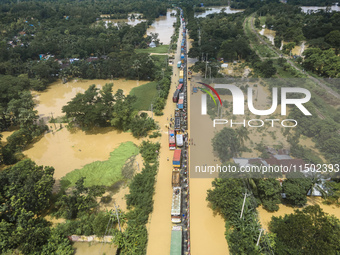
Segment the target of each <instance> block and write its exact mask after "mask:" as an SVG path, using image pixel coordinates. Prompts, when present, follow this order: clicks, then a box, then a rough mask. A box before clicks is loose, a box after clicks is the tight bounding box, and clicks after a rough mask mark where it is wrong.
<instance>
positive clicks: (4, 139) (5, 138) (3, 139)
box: [0, 130, 15, 143]
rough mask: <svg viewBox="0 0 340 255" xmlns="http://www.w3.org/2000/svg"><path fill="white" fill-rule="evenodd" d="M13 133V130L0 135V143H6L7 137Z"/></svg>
mask: <svg viewBox="0 0 340 255" xmlns="http://www.w3.org/2000/svg"><path fill="white" fill-rule="evenodd" d="M14 132H15V130H13V131H3V132H1V133H0V134H1V135H2V138H1V140H0V142H2V143H6V142H7V137H9V136H10V135H11V134H13V133H14Z"/></svg>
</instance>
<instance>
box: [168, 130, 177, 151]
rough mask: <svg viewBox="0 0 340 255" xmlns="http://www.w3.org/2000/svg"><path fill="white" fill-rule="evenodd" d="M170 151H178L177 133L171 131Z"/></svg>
mask: <svg viewBox="0 0 340 255" xmlns="http://www.w3.org/2000/svg"><path fill="white" fill-rule="evenodd" d="M169 149H170V150H174V149H176V139H175V131H174V130H169Z"/></svg>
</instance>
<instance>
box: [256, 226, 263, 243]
mask: <svg viewBox="0 0 340 255" xmlns="http://www.w3.org/2000/svg"><path fill="white" fill-rule="evenodd" d="M263 230H264V229H263V228H261V229H260V234H259V238H258V239H257V243H256V246H259V242H260V238H261V234H262V231H263Z"/></svg>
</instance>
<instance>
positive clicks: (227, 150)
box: [212, 127, 241, 162]
mask: <svg viewBox="0 0 340 255" xmlns="http://www.w3.org/2000/svg"><path fill="white" fill-rule="evenodd" d="M212 146H213V149H214V151H215V152H217V154H218V156H219V158H220V159H221V161H223V162H226V161H228V160H229V159H230V158H232V157H234V156H236V155H237V153H238V152H239V151H240V148H241V145H240V141H239V139H238V138H237V133H236V131H235V130H234V129H232V128H227V127H225V128H223V129H222V130H221V131H220V132H218V133H217V134H216V135H215V136H214V138H213V139H212Z"/></svg>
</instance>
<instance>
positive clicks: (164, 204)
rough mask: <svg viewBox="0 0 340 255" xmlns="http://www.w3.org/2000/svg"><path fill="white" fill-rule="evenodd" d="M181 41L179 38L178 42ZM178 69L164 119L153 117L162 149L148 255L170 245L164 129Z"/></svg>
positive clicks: (168, 153)
mask: <svg viewBox="0 0 340 255" xmlns="http://www.w3.org/2000/svg"><path fill="white" fill-rule="evenodd" d="M181 41H182V34H180V36H179V39H178V42H181ZM180 47H181V44H180V43H177V53H176V54H175V59H174V62H175V63H177V62H178V61H179V59H180V56H179V52H180V49H181V48H180ZM178 75H179V69H178V68H177V67H176V66H173V74H172V77H171V87H170V91H169V96H168V99H167V101H166V106H165V108H164V110H163V112H164V115H163V116H159V117H155V120H156V121H158V122H159V126H160V128H161V133H162V137H161V139H160V143H161V149H160V153H159V156H160V157H159V171H158V173H157V177H156V184H155V194H154V196H153V201H154V205H153V212H152V213H151V215H150V218H149V223H148V224H147V229H148V246H147V254H148V255H158V254H170V243H171V226H172V223H171V215H170V213H171V202H172V185H171V177H172V172H171V171H172V161H171V160H169V161H168V158H169V159H172V157H173V153H174V152H173V151H171V150H169V141H168V129H167V128H166V127H165V125H166V124H168V122H169V121H168V120H167V118H170V116H173V113H174V110H175V104H174V103H173V102H172V95H173V93H174V91H175V90H176V87H177V85H178V80H177V79H178Z"/></svg>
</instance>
